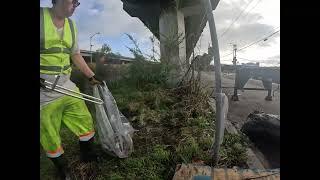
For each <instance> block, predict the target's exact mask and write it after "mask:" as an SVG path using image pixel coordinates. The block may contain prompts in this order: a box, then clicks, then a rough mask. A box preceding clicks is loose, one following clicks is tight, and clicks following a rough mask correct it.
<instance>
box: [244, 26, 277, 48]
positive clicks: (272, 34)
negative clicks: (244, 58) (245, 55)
mask: <svg viewBox="0 0 320 180" xmlns="http://www.w3.org/2000/svg"><path fill="white" fill-rule="evenodd" d="M278 32H280V30H278V31H276V32H274V33H272V34H270V35H269V36H267V37H265V38H263V39H260V40H258V41H256V42H253V43H251V44H250V45H248V46H245V47H243V48H240V49H239V50H238V52H239V51H241V50H243V49H246V48H248V47H250V46H252V45H254V44H256V43H258V42H260V41H262V40H266V39H268V38H269V37H271V36H273V35H274V34H276V33H278Z"/></svg>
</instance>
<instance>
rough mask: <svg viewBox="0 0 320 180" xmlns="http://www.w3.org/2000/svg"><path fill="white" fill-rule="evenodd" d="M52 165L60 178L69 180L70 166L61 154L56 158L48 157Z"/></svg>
mask: <svg viewBox="0 0 320 180" xmlns="http://www.w3.org/2000/svg"><path fill="white" fill-rule="evenodd" d="M50 159H51V161H52V162H53V164H54V166H55V167H56V168H57V170H58V174H59V177H60V179H61V180H71V175H70V168H69V166H68V161H67V159H66V158H65V157H64V156H63V155H61V156H59V157H57V158H50Z"/></svg>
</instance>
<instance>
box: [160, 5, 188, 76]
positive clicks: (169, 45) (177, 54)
mask: <svg viewBox="0 0 320 180" xmlns="http://www.w3.org/2000/svg"><path fill="white" fill-rule="evenodd" d="M159 33H160V53H161V58H162V60H164V61H169V62H171V63H173V64H175V65H177V66H178V67H179V69H180V70H182V69H185V68H186V63H187V61H186V40H185V23H184V15H183V13H182V12H181V11H180V10H177V9H175V8H169V9H165V10H163V11H162V13H161V15H160V17H159Z"/></svg>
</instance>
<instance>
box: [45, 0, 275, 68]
mask: <svg viewBox="0 0 320 180" xmlns="http://www.w3.org/2000/svg"><path fill="white" fill-rule="evenodd" d="M79 2H81V5H80V6H79V7H78V8H77V9H76V12H75V14H74V15H73V17H72V19H74V20H75V21H76V24H77V26H78V30H79V45H80V47H81V49H87V50H89V47H90V42H89V37H90V36H91V35H92V34H94V33H96V32H100V33H101V34H100V35H96V36H94V38H93V45H94V46H93V48H92V49H93V50H96V49H97V48H100V47H101V45H102V44H103V43H107V44H109V45H110V46H111V48H112V51H113V52H115V53H116V52H119V53H120V54H122V55H124V56H129V57H132V55H131V53H130V52H129V50H128V49H127V47H126V46H129V47H131V46H132V43H131V42H130V40H129V39H128V37H127V36H126V35H125V33H128V34H131V35H132V36H133V37H134V38H136V39H137V41H138V43H139V46H140V47H141V49H142V50H143V52H144V53H145V54H149V55H151V54H152V53H151V49H152V43H151V41H150V39H149V38H150V37H151V36H152V33H151V32H150V31H149V30H148V29H147V28H146V27H145V26H144V25H143V23H142V22H141V21H140V20H139V19H138V18H133V17H130V16H129V15H128V14H127V13H126V12H125V11H124V10H123V9H122V2H121V0H80V1H79ZM40 6H42V7H51V6H52V5H51V0H40ZM213 14H214V17H215V21H216V28H217V35H218V38H219V49H220V56H221V62H222V63H224V64H232V62H231V61H232V45H231V44H237V46H238V49H241V48H242V47H246V46H248V45H250V44H252V43H254V42H257V41H259V40H261V39H264V38H265V37H267V36H268V35H270V34H272V33H273V32H276V31H278V30H280V1H279V0H220V2H219V4H218V6H217V8H216V10H215V11H213ZM236 19H237V20H236ZM235 20H236V21H235ZM157 43H158V42H157ZM157 43H156V45H155V46H156V49H159V48H157ZM208 44H211V39H210V33H209V28H208V23H207V25H206V27H205V29H204V31H203V33H202V35H201V38H200V39H199V41H198V43H197V48H196V50H195V53H196V54H203V53H207V48H208ZM229 54H230V55H229ZM237 57H238V61H239V62H240V63H247V62H260V64H261V65H263V66H273V65H276V66H279V65H280V32H278V33H276V34H274V35H273V36H271V37H269V38H268V39H267V40H266V41H263V40H262V41H259V42H258V43H255V44H253V45H251V46H250V47H247V48H245V49H243V50H241V51H239V52H238V53H237Z"/></svg>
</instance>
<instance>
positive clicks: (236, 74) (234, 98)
mask: <svg viewBox="0 0 320 180" xmlns="http://www.w3.org/2000/svg"><path fill="white" fill-rule="evenodd" d="M232 63H233V66H234V72H235V79H234V90H233V96H232V97H231V100H233V101H239V97H238V90H237V81H238V68H237V45H236V44H233V60H232Z"/></svg>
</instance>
